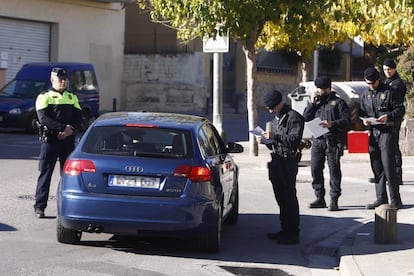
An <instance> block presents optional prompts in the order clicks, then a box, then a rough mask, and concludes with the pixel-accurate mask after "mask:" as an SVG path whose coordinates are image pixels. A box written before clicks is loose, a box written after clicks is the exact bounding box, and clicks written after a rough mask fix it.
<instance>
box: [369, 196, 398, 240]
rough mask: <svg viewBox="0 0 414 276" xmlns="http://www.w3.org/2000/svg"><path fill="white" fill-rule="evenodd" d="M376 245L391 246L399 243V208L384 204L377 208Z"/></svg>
mask: <svg viewBox="0 0 414 276" xmlns="http://www.w3.org/2000/svg"><path fill="white" fill-rule="evenodd" d="M374 239H375V243H379V244H391V243H395V242H396V241H397V208H393V207H391V206H390V205H389V204H382V205H380V206H378V207H377V208H375V237H374Z"/></svg>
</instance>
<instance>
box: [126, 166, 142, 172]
mask: <svg viewBox="0 0 414 276" xmlns="http://www.w3.org/2000/svg"><path fill="white" fill-rule="evenodd" d="M124 170H125V171H126V172H129V173H141V172H143V171H144V168H143V167H139V166H125V168H124Z"/></svg>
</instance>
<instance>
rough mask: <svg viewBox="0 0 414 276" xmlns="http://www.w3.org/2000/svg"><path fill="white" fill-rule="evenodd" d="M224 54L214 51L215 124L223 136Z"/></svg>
mask: <svg viewBox="0 0 414 276" xmlns="http://www.w3.org/2000/svg"><path fill="white" fill-rule="evenodd" d="M222 62H223V59H222V54H221V53H213V125H214V126H215V127H216V128H217V131H218V132H219V133H220V135H221V136H222V137H223V124H222V121H223V118H222V114H223V80H222V70H223V69H222Z"/></svg>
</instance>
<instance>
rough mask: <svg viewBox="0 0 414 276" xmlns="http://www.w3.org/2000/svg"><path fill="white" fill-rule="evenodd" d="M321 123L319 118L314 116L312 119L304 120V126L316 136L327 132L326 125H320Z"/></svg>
mask: <svg viewBox="0 0 414 276" xmlns="http://www.w3.org/2000/svg"><path fill="white" fill-rule="evenodd" d="M321 123H322V120H321V118H319V117H316V118H315V119H313V120H312V121H309V122H306V123H305V126H306V127H307V128H308V129H309V131H310V132H311V134H312V136H313V137H315V138H318V137H319V136H322V135H324V134H325V133H328V132H329V129H328V128H327V127H323V126H321Z"/></svg>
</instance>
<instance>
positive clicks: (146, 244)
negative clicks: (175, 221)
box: [80, 214, 358, 268]
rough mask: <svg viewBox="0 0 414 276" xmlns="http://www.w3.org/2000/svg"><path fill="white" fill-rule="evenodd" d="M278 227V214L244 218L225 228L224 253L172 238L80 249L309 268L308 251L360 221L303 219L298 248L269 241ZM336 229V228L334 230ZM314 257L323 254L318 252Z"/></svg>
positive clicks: (121, 239) (104, 243)
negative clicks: (95, 248) (203, 250)
mask: <svg viewBox="0 0 414 276" xmlns="http://www.w3.org/2000/svg"><path fill="white" fill-rule="evenodd" d="M278 224H279V216H278V215H275V214H240V215H239V222H238V224H237V225H235V226H225V227H223V231H222V240H221V249H220V251H219V252H218V253H214V254H212V253H203V252H198V251H197V250H196V248H194V245H193V243H192V242H191V240H179V239H172V238H171V239H169V238H142V237H120V236H113V237H112V238H111V239H109V240H104V241H102V240H81V242H80V246H93V247H107V248H111V249H113V250H119V251H123V252H128V253H135V254H144V255H157V256H170V257H184V258H199V259H210V260H220V261H228V262H244V263H256V264H283V265H294V266H302V267H309V263H308V260H307V259H306V257H305V254H304V251H305V250H307V249H308V248H309V247H312V245H314V244H316V243H317V242H319V241H320V240H323V239H325V238H326V237H327V236H330V235H334V234H336V232H338V231H340V230H342V229H343V228H346V227H348V226H350V225H356V224H358V222H356V218H351V217H347V218H346V217H345V218H332V217H324V216H309V215H302V216H301V225H302V227H301V242H300V244H297V245H279V244H277V243H276V242H275V241H273V240H268V239H267V238H266V234H267V233H268V232H274V231H278V229H275V227H276V226H273V225H278ZM333 225H335V227H332V226H333ZM338 229H339V230H338ZM319 249H320V248H319ZM314 251H315V250H314ZM328 251H329V250H328ZM320 252H321V253H320V254H326V253H324V252H327V250H323V248H322V250H320ZM334 253H336V251H335V252H334ZM314 254H319V253H317V252H316V251H315V252H314ZM318 268H321V267H318ZM322 268H326V267H322Z"/></svg>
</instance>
